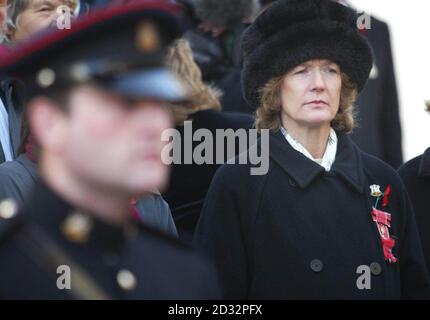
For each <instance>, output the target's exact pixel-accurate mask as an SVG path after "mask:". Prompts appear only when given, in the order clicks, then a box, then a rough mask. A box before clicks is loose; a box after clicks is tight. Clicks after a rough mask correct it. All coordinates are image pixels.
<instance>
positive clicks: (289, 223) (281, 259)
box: [195, 132, 430, 299]
mask: <svg viewBox="0 0 430 320" xmlns="http://www.w3.org/2000/svg"><path fill="white" fill-rule="evenodd" d="M338 139H339V140H338V149H337V155H336V160H335V162H334V164H333V166H332V169H331V171H330V172H326V171H325V170H324V169H323V168H322V167H321V166H319V165H318V164H316V163H315V162H313V161H311V160H309V159H308V158H306V157H305V156H304V155H302V154H301V153H299V152H297V151H295V150H294V149H293V148H292V147H291V146H290V145H289V144H288V142H287V141H286V140H285V138H284V136H283V135H282V133H280V132H277V133H271V135H270V163H269V171H268V173H267V174H266V175H260V176H257V175H250V166H249V165H237V164H236V165H225V166H223V167H221V168H220V169H219V170H218V172H217V174H216V175H215V177H214V179H213V181H212V184H211V187H210V189H209V191H208V195H207V198H206V201H205V204H204V206H203V209H202V213H201V218H200V220H199V223H198V226H197V229H196V235H195V237H196V238H195V240H196V243H197V245H199V246H200V247H201V248H202V249H203V250H205V252H207V253H208V254H209V255H211V256H212V257H213V259H214V261H215V263H216V264H217V267H218V270H219V272H220V274H221V278H222V284H223V286H224V290H225V294H226V297H227V298H249V299H260V298H264V299H330V298H332V299H336V298H340V299H399V298H426V297H429V296H430V294H429V290H430V282H429V278H428V274H427V270H426V266H425V262H424V258H423V253H422V249H421V243H420V240H419V236H418V231H417V228H416V225H415V218H414V214H413V210H412V208H411V204H410V201H409V199H408V197H407V193H406V191H405V188H404V186H403V183H402V182H401V180H400V178H399V177H398V175H397V173H396V172H395V171H394V170H393V169H391V168H390V167H389V166H387V165H386V164H384V163H383V162H381V161H380V160H378V159H376V158H374V157H372V156H370V155H368V154H366V153H364V152H362V151H360V150H359V149H358V148H357V147H356V145H355V144H353V143H352V142H351V140H350V138H349V137H348V136H347V135H345V134H338ZM373 184H378V185H380V186H381V190H382V191H384V190H385V188H386V186H387V185H389V184H390V185H391V187H392V190H393V192H392V196H391V198H390V200H389V204H388V207H386V208H384V211H387V212H390V213H391V214H392V219H391V228H390V232H391V235H392V236H395V237H396V238H397V242H396V244H395V247H394V250H393V253H394V255H395V256H396V257H398V262H396V263H389V262H386V261H385V260H384V256H383V252H382V247H381V241H380V236H379V233H378V231H377V227H376V224H375V222H373V221H372V217H371V208H372V205H374V198H372V197H371V196H370V195H369V193H370V189H369V186H370V185H373ZM378 208H379V209H380V206H379V205H378ZM360 266H368V267H369V269H370V270H372V272H373V275H372V276H371V289H359V288H358V286H357V285H356V283H357V281H358V280H359V279H358V277H359V276H360V274H357V269H358V268H359V267H360Z"/></svg>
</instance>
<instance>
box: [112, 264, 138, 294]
mask: <svg viewBox="0 0 430 320" xmlns="http://www.w3.org/2000/svg"><path fill="white" fill-rule="evenodd" d="M116 281H117V282H118V285H119V286H120V287H121V288H122V289H123V290H127V291H131V290H133V289H135V288H136V286H137V280H136V277H135V276H134V274H133V273H132V272H131V271H129V270H126V269H122V270H120V271H119V272H118V274H117V275H116Z"/></svg>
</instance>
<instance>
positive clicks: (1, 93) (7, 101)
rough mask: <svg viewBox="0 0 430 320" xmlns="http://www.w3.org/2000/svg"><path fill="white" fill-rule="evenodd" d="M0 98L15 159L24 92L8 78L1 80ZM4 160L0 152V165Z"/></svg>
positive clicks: (18, 141)
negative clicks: (5, 113) (7, 122)
mask: <svg viewBox="0 0 430 320" xmlns="http://www.w3.org/2000/svg"><path fill="white" fill-rule="evenodd" d="M0 98H1V100H2V101H3V104H4V106H5V107H6V111H7V113H8V118H9V132H10V143H11V145H12V149H13V150H12V151H13V156H14V157H15V156H16V151H17V150H18V147H19V143H20V130H21V113H22V108H23V106H24V90H23V87H22V85H21V83H20V82H18V81H16V80H13V79H10V78H6V79H3V80H1V81H0ZM1 148H2V146H1V144H0V149H1ZM4 160H5V159H4V153H3V150H0V163H2V162H3V161H4Z"/></svg>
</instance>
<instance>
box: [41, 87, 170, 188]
mask: <svg viewBox="0 0 430 320" xmlns="http://www.w3.org/2000/svg"><path fill="white" fill-rule="evenodd" d="M67 109H68V112H67V113H63V112H62V113H61V115H59V116H57V118H56V119H55V125H54V126H51V127H53V129H52V131H51V132H50V133H49V132H45V136H49V135H51V137H52V136H53V135H55V136H56V137H55V139H56V140H57V141H56V142H50V141H49V139H50V138H49V137H47V138H46V139H45V140H44V139H42V143H41V148H42V150H43V151H47V153H48V154H51V156H54V157H56V158H57V159H60V161H61V162H62V163H63V166H65V167H67V170H68V171H69V172H70V173H71V174H72V175H73V176H74V177H76V178H77V179H79V180H80V181H81V182H82V181H83V182H85V183H88V184H90V185H91V186H98V187H100V188H104V189H105V190H111V191H112V192H116V193H118V192H122V193H124V194H128V195H135V196H139V195H144V194H145V193H147V192H148V191H155V190H160V189H161V190H162V189H163V188H164V187H165V184H166V183H167V179H168V167H167V166H166V165H164V164H163V163H162V161H161V150H162V149H163V147H164V146H165V142H162V141H161V135H162V132H163V131H164V130H166V129H168V128H170V127H171V126H172V117H171V115H170V113H169V111H168V110H167V109H166V108H165V107H164V106H163V105H162V104H161V103H160V102H150V101H135V102H130V101H125V100H123V99H121V98H120V97H118V96H116V95H114V94H112V93H109V92H106V91H103V90H100V89H97V88H94V87H90V86H85V87H77V88H75V89H73V90H72V92H71V94H70V96H69V104H68V108H67ZM51 122H52V121H51ZM55 126H57V128H56V129H55ZM42 127H43V125H42ZM46 127H48V129H45V128H39V130H49V127H50V125H49V121H48V124H47V125H46ZM43 140H44V141H47V142H46V143H43Z"/></svg>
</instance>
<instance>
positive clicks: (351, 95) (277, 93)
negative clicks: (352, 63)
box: [255, 72, 357, 133]
mask: <svg viewBox="0 0 430 320" xmlns="http://www.w3.org/2000/svg"><path fill="white" fill-rule="evenodd" d="M284 77H285V76H280V77H276V78H273V79H272V80H270V81H269V82H268V83H266V85H265V86H264V87H263V88H262V89H261V90H260V97H261V99H260V106H259V107H258V108H257V111H256V121H255V126H256V128H257V130H261V129H270V130H273V131H277V130H279V129H280V128H281V126H282V124H281V90H282V84H283V81H284ZM341 79H342V87H341V91H340V102H339V110H338V112H337V114H336V116H335V118H334V119H333V120H332V122H331V127H332V128H333V129H334V130H336V131H339V132H345V133H350V132H351V131H352V129H354V128H355V126H356V120H355V112H354V106H353V103H354V102H355V99H356V98H357V86H356V85H355V84H354V83H353V82H352V81H351V80H350V79H349V77H348V76H347V75H346V74H345V73H343V72H342V73H341Z"/></svg>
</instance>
